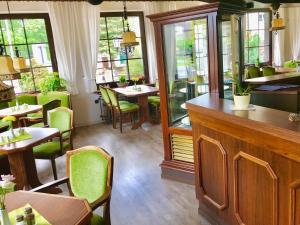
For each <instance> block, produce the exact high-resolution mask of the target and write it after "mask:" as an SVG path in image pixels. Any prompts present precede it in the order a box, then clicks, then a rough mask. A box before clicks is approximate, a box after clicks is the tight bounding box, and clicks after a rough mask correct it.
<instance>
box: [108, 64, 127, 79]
mask: <svg viewBox="0 0 300 225" xmlns="http://www.w3.org/2000/svg"><path fill="white" fill-rule="evenodd" d="M112 67H113V76H114V81H118V80H119V76H121V75H125V76H126V77H127V79H129V77H128V74H127V64H126V61H114V62H112Z"/></svg>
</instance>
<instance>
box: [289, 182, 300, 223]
mask: <svg viewBox="0 0 300 225" xmlns="http://www.w3.org/2000/svg"><path fill="white" fill-rule="evenodd" d="M298 224H300V180H298V181H295V182H294V183H292V184H291V188H290V225H298Z"/></svg>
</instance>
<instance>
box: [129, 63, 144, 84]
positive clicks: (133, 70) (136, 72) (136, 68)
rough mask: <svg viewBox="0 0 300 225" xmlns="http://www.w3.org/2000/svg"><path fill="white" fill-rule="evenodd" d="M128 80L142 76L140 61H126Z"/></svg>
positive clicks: (142, 69)
mask: <svg viewBox="0 0 300 225" xmlns="http://www.w3.org/2000/svg"><path fill="white" fill-rule="evenodd" d="M128 66H129V74H130V78H131V79H132V77H137V76H144V64H143V60H142V59H133V60H128Z"/></svg>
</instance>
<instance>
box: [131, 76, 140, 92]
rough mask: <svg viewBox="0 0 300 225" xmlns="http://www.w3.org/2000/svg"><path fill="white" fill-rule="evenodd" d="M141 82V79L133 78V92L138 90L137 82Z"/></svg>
mask: <svg viewBox="0 0 300 225" xmlns="http://www.w3.org/2000/svg"><path fill="white" fill-rule="evenodd" d="M139 80H140V78H139V77H132V81H133V82H134V86H133V88H132V89H133V90H137V86H136V82H138V81H139Z"/></svg>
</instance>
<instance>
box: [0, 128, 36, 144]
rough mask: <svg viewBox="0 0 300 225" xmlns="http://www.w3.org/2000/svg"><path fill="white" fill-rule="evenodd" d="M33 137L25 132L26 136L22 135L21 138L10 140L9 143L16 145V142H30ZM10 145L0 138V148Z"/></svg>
mask: <svg viewBox="0 0 300 225" xmlns="http://www.w3.org/2000/svg"><path fill="white" fill-rule="evenodd" d="M31 138H32V136H31V135H30V134H29V133H27V132H26V131H24V134H22V135H20V136H16V137H15V138H12V139H10V141H9V143H15V142H18V141H24V140H28V139H31ZM6 144H8V142H7V141H6V142H2V138H1V136H0V146H1V145H6Z"/></svg>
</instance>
